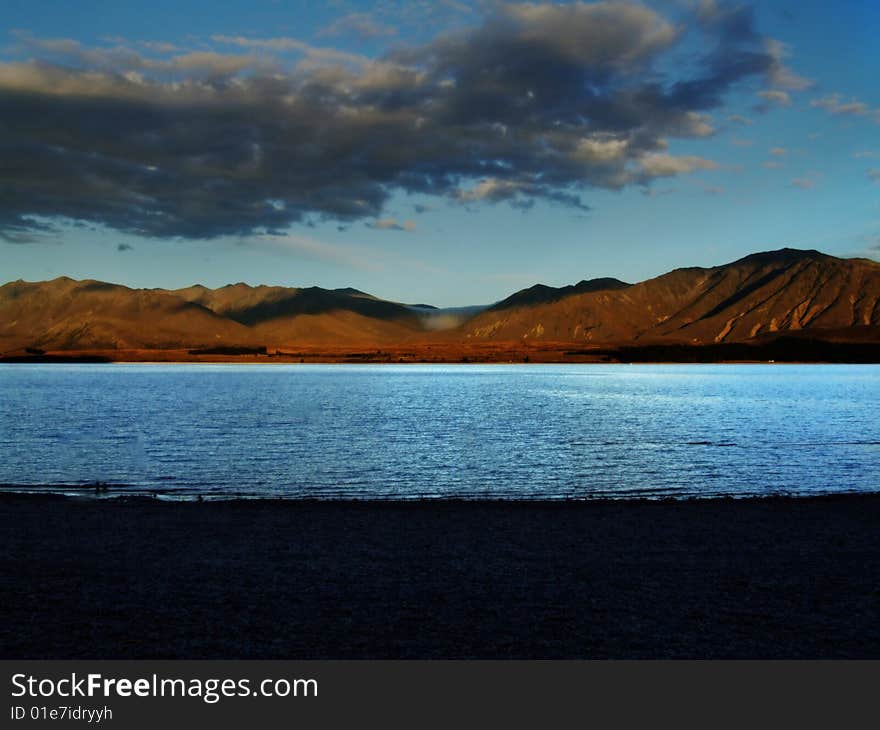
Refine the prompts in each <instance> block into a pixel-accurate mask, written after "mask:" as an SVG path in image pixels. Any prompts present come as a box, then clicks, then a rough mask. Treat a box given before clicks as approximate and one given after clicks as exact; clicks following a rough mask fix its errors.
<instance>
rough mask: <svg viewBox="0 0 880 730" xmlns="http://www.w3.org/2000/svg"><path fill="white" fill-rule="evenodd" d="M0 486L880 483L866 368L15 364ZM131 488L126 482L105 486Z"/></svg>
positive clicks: (289, 491)
mask: <svg viewBox="0 0 880 730" xmlns="http://www.w3.org/2000/svg"><path fill="white" fill-rule="evenodd" d="M0 392H2V398H0V483H2V484H4V485H7V486H5V487H4V489H17V490H22V489H25V490H28V491H30V490H40V491H43V490H47V491H64V492H70V493H85V494H91V493H92V491H93V490H92V489H90V488H87V487H86V485H88V484H90V483H92V482H94V481H96V480H98V481H101V482H108V483H110V484H111V485H113V486H111V488H110V491H109V492H108V494H109V495H110V496H113V495H114V494H128V493H145V494H150V493H156V494H157V495H158V496H159V497H165V498H192V497H194V496H196V495H203V496H204V497H206V498H228V497H236V496H254V497H291V498H294V497H295V498H302V497H313V498H361V499H376V498H383V499H384V498H391V499H415V498H467V499H489V498H503V499H560V498H568V499H571V498H574V499H581V498H597V497H604V498H609V497H611V498H626V497H648V498H655V497H710V496H719V495H728V496H747V495H778V494H797V495H806V494H827V493H836V492H869V491H877V489H878V486H880V421H878V418H877V413H880V366H875V365H770V364H768V365H607V366H606V365H511V366H504V365H488V366H475V365H461V366H458V365H424V366H421V365H402V366H394V365H390V366H388V365H386V366H371V365H353V366H346V365H290V366H287V365H265V366H264V365H146V364H140V365H135V364H116V365H56V364H53V365H34V364H23V365H7V366H5V367H4V368H3V369H2V371H0ZM116 485H124V486H116Z"/></svg>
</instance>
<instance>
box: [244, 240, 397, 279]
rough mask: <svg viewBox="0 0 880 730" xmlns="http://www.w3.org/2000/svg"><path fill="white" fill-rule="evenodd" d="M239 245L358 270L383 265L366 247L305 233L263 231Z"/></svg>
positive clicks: (375, 268)
mask: <svg viewBox="0 0 880 730" xmlns="http://www.w3.org/2000/svg"><path fill="white" fill-rule="evenodd" d="M240 245H241V246H244V247H246V248H247V247H255V248H265V249H269V250H272V251H276V252H281V253H288V254H293V255H295V256H298V257H302V258H306V259H309V260H312V261H321V262H326V263H331V264H336V265H341V266H345V267H347V268H351V269H357V270H359V271H372V272H375V271H381V270H382V269H383V267H382V266H381V265H379V264H378V263H377V260H378V259H379V258H380V257H379V256H377V255H375V254H374V253H373V252H372V250H371V249H369V248H366V247H364V246H347V245H344V244H338V243H330V242H329V241H322V240H319V239H317V238H310V237H308V236H299V235H295V234H284V235H271V234H264V235H259V236H252V237H250V238H245V239H242V240H241V242H240Z"/></svg>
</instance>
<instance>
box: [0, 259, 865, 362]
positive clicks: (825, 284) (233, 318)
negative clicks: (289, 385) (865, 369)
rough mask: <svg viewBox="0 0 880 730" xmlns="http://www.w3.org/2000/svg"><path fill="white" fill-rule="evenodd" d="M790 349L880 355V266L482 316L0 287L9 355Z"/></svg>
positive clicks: (796, 270) (45, 286)
mask: <svg viewBox="0 0 880 730" xmlns="http://www.w3.org/2000/svg"><path fill="white" fill-rule="evenodd" d="M453 315H454V316H453ZM446 320H449V323H448V324H443V323H444V322H446ZM461 320H464V322H463V324H459V322H461ZM438 323H440V324H438ZM441 325H442V326H441ZM443 327H447V329H445V330H444V331H438V330H442V329H443ZM783 336H785V337H789V336H797V337H801V338H803V337H804V336H807V337H812V338H818V339H823V340H829V341H837V342H840V341H850V342H866V341H867V342H880V264H878V263H877V262H874V261H869V260H866V259H839V258H835V257H832V256H827V255H825V254H822V253H819V252H818V251H798V250H794V249H782V250H779V251H770V252H765V253H759V254H753V255H751V256H746V257H745V258H743V259H740V260H739V261H735V262H733V263H730V264H726V265H723V266H715V267H712V268H687V269H677V270H675V271H671V272H669V273H668V274H664V275H662V276H659V277H657V278H654V279H650V280H648V281H644V282H641V283H639V284H626V283H624V282H622V281H619V280H617V279H593V280H589V281H582V282H580V283H578V284H575V285H572V286H568V287H561V288H555V287H548V286H543V285H536V286H534V287H530V288H529V289H524V290H522V291H520V292H516V293H515V294H513V295H511V296H510V297H507V298H506V299H504V300H502V301H500V302H498V303H496V304H494V305H492V306H491V307H488V308H485V309H482V310H480V309H479V308H464V309H460V310H455V311H453V310H429V309H428V308H427V307H417V306H407V305H403V304H399V303H395V302H389V301H385V300H382V299H378V298H376V297H374V296H372V295H369V294H366V293H364V292H361V291H358V290H355V289H335V290H330V289H321V288H319V287H308V288H298V289H294V288H285V287H269V286H256V287H252V286H248V285H247V284H231V285H228V286H224V287H221V288H218V289H208V288H206V287H203V286H198V285H197V286H192V287H188V288H186V289H178V290H173V291H169V290H163V289H130V288H128V287H124V286H118V285H115V284H106V283H102V282H98V281H74V280H72V279H68V278H65V277H62V278H59V279H54V280H53V281H47V282H39V283H27V282H23V281H16V282H11V283H9V284H6V285H5V286H2V287H0V354H2V353H6V354H10V353H16V352H19V351H23V350H24V349H25V348H31V349H32V350H46V351H63V350H144V349H146V350H150V349H169V350H170V349H187V348H191V349H204V348H217V347H221V348H223V347H225V348H242V347H244V348H255V347H256V348H259V347H267V348H273V347H274V348H302V347H305V348H308V347H311V348H347V347H353V346H354V347H364V348H370V347H375V346H382V347H405V348H409V349H412V348H417V349H418V348H419V347H421V348H422V351H427V350H425V349H424V348H427V349H428V350H430V349H431V348H432V347H434V346H435V345H436V346H437V347H436V348H435V349H434V350H433V351H432V356H439V357H443V355H442V354H441V355H437V353H442V352H443V351H445V350H444V349H443V348H446V350H448V351H449V353H452V352H453V351H455V352H459V351H460V353H459V354H464V350H462V348H465V349H467V348H473V347H483V348H486V347H495V346H496V345H497V346H499V347H501V346H505V347H508V348H509V349H510V348H516V347H520V348H521V347H523V346H529V347H532V346H534V345H535V344H538V345H540V344H541V343H569V344H572V345H589V346H593V345H613V346H639V347H645V346H649V345H654V346H657V345H662V346H667V345H671V344H675V345H709V346H713V347H719V346H721V347H723V346H728V345H731V344H736V343H746V342H767V341H770V340H777V341H778V339H779V338H780V337H783ZM437 348H439V349H437ZM456 348H458V349H456ZM448 356H449V357H454V355H452V354H449V355H448Z"/></svg>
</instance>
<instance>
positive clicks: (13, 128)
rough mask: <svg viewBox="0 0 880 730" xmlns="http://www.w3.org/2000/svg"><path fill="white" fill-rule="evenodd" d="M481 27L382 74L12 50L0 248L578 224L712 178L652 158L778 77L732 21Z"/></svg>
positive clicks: (242, 52)
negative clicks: (592, 211) (553, 209)
mask: <svg viewBox="0 0 880 730" xmlns="http://www.w3.org/2000/svg"><path fill="white" fill-rule="evenodd" d="M489 5H490V6H491V8H493V9H492V10H491V11H490V13H489V15H487V16H485V17H484V18H483V19H482V20H480V21H478V22H477V24H476V25H472V26H469V27H467V28H464V29H462V30H458V31H456V32H453V33H447V34H444V35H441V36H438V37H436V38H434V39H433V40H431V41H429V42H427V43H423V44H421V45H415V46H408V47H397V48H395V49H394V50H392V51H390V52H389V53H387V54H385V55H384V56H382V57H379V58H369V57H366V56H361V55H358V54H353V53H350V52H348V51H344V50H340V49H335V48H329V47H319V46H314V45H311V44H309V43H306V42H304V41H301V40H298V39H296V38H289V37H275V38H250V37H245V36H240V35H215V36H213V37H212V42H213V43H214V48H213V49H205V48H200V49H199V50H196V51H192V50H190V51H182V50H181V49H178V48H174V49H171V48H168V49H165V50H166V51H167V52H166V53H163V49H162V48H160V47H159V46H155V47H153V48H151V49H150V53H149V55H143V54H142V53H140V52H138V51H137V50H132V48H130V47H128V46H126V45H125V44H124V43H117V44H116V45H110V46H101V47H86V46H84V45H82V44H80V43H78V42H77V41H73V40H69V39H38V38H34V37H31V36H28V35H26V34H24V35H21V36H19V37H17V39H16V41H17V43H18V46H19V47H20V49H21V50H20V52H19V53H18V55H17V56H16V55H14V56H13V58H14V60H7V61H6V62H2V63H0V118H2V119H3V123H4V134H3V136H2V138H0V155H2V159H3V161H4V164H3V169H2V171H0V185H2V186H3V191H4V192H3V195H2V196H0V231H3V232H4V235H7V236H8V235H13V234H14V235H22V234H23V233H26V232H27V231H29V230H31V223H32V222H33V221H34V220H37V219H59V220H64V219H67V220H73V221H89V222H91V223H94V224H100V225H103V226H106V227H108V228H111V229H115V230H119V231H123V232H129V233H135V234H140V235H147V236H157V237H182V238H193V239H204V238H215V237H219V236H224V235H242V236H249V235H262V234H272V233H279V232H281V231H283V230H285V229H286V228H287V227H288V226H289V225H290V224H291V223H294V222H301V223H308V222H313V221H316V220H321V219H330V220H334V221H337V222H339V223H340V224H345V223H348V222H352V221H357V220H361V221H370V220H383V219H385V218H386V217H387V215H386V213H385V207H386V205H387V203H388V201H389V200H390V199H391V196H393V195H394V194H396V193H399V192H406V193H415V194H421V195H431V196H439V197H445V198H448V199H450V200H453V201H457V202H462V203H467V204H472V205H476V204H482V203H499V202H506V203H509V204H512V205H515V206H517V207H520V208H526V207H528V206H530V205H532V204H533V203H534V202H535V201H536V200H545V201H550V202H554V203H558V204H560V205H565V206H572V207H575V208H579V209H586V208H588V206H587V205H586V203H585V202H584V200H583V197H584V196H585V195H586V194H588V193H589V191H590V190H591V189H594V188H600V189H609V190H620V189H622V188H625V187H628V186H637V187H643V186H645V185H648V184H650V182H651V180H652V179H656V178H662V177H672V176H677V175H684V174H688V173H691V172H694V171H697V170H705V169H711V168H712V167H714V165H715V163H713V162H712V161H711V160H707V159H705V158H702V157H697V156H694V155H673V154H671V153H670V152H669V147H670V142H671V141H672V140H675V139H695V138H704V137H708V136H711V135H712V134H714V132H715V130H714V127H713V123H712V119H711V116H710V115H711V114H712V112H713V111H716V110H719V109H721V108H722V106H723V103H724V101H725V98H726V96H727V95H728V93H729V92H731V91H732V90H733V89H734V88H736V89H739V88H742V87H746V88H748V89H750V90H751V91H755V90H756V89H762V88H765V87H767V86H768V85H769V84H771V83H773V77H774V75H777V76H778V73H779V71H778V69H779V65H780V63H781V61H780V52H779V49H778V48H776V47H775V46H773V44H769V45H768V41H767V39H766V38H764V37H763V36H762V35H761V34H760V33H759V32H758V30H757V29H756V27H755V24H754V20H753V17H752V13H751V11H750V10H749V9H748V8H744V7H732V6H728V5H722V4H712V7H711V8H710V7H708V6H706V7H701V8H700V9H698V10H697V11H693V12H690V11H682V13H684V14H683V15H682V14H676V17H675V19H674V21H673V20H670V19H669V18H667V17H664V16H663V15H661V14H660V13H659V12H658V11H656V10H654V9H652V8H651V7H648V6H646V5H641V4H638V3H635V2H611V1H609V2H594V3H582V2H574V3H570V4H566V5H556V4H515V3H504V4H495V3H490V4H489ZM695 39H696V40H699V43H697V44H696V45H695V44H694V40H695ZM694 48H702V49H703V50H701V51H699V53H700V54H702V55H698V56H696V57H695V56H694ZM226 51H232V52H226ZM23 59H27V60H23ZM777 81H778V78H777ZM766 93H768V94H784V93H785V92H781V91H775V90H774V91H768V92H766Z"/></svg>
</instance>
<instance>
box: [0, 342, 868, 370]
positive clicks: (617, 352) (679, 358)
mask: <svg viewBox="0 0 880 730" xmlns="http://www.w3.org/2000/svg"><path fill="white" fill-rule="evenodd" d="M102 362H143V363H147V362H152V363H172V362H182V363H199V362H203V363H286V364H289V363H348V364H352V363H370V364H377V363H390V364H393V363H449V364H451V363H761V362H763V363H766V362H777V363H779V362H790V363H810V362H815V363H880V341H878V342H874V341H870V340H868V341H856V342H833V341H827V340H816V339H811V338H807V337H782V338H778V339H775V340H771V341H768V342H753V343H719V344H714V345H687V344H676V343H671V344H670V343H644V344H623V345H615V344H604V345H598V344H597V345H584V344H583V343H571V342H568V343H566V342H543V341H541V342H539V341H534V342H531V343H527V342H473V343H466V344H450V343H444V342H438V343H434V344H430V343H429V344H425V343H421V342H419V343H413V344H410V345H406V344H403V345H394V346H381V345H376V346H373V345H371V346H357V345H350V346H345V347H340V346H335V347H329V346H326V347H325V346H314V345H313V346H302V347H296V348H294V347H213V348H208V347H199V348H178V349H138V350H131V349H128V350H126V349H94V350H47V351H44V350H39V349H37V348H27V349H20V350H12V351H7V352H4V353H2V354H0V363H102Z"/></svg>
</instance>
